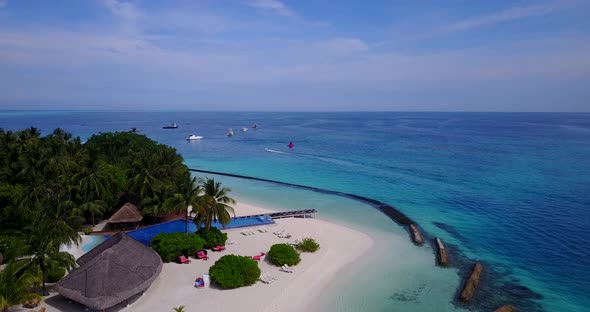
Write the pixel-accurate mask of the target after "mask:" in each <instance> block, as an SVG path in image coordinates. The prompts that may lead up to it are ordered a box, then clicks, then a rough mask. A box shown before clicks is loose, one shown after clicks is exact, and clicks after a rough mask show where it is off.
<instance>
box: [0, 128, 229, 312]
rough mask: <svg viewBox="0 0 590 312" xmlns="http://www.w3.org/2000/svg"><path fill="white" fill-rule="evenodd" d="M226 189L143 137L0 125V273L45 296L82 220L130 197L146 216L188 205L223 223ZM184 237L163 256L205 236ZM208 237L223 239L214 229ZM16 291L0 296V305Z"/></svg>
mask: <svg viewBox="0 0 590 312" xmlns="http://www.w3.org/2000/svg"><path fill="white" fill-rule="evenodd" d="M229 191H230V190H229V189H228V188H225V187H222V186H221V184H220V183H218V182H215V181H214V180H213V179H206V180H199V179H196V178H193V177H191V175H190V172H189V170H188V168H187V167H186V165H184V164H183V158H182V156H180V155H179V154H178V153H177V151H176V150H175V149H174V148H171V147H169V146H166V145H163V144H158V143H156V142H155V141H153V140H151V139H149V138H148V137H146V136H144V135H140V134H136V133H130V132H112V133H100V134H96V135H93V136H92V137H91V138H90V139H89V140H88V141H87V142H85V143H83V142H82V141H81V139H80V138H79V137H73V136H72V135H71V134H69V133H67V132H65V131H64V130H62V129H59V128H58V129H55V130H54V131H53V132H51V133H50V134H48V135H46V136H42V135H41V132H40V131H39V130H38V129H37V128H34V127H31V128H28V129H25V130H22V131H16V132H14V131H4V130H2V129H0V254H1V255H2V257H3V258H4V259H3V261H4V262H11V263H13V264H12V266H11V270H10V271H6V270H5V271H3V273H2V274H4V275H3V278H7V276H6V275H5V274H8V273H11V274H13V276H12V277H11V278H13V282H16V281H18V282H19V283H23V284H27V283H28V284H29V285H25V286H23V287H22V289H25V292H26V290H27V289H29V288H30V286H31V284H35V285H38V283H42V292H43V294H46V293H47V291H46V287H45V282H46V281H54V280H55V279H56V278H57V277H56V276H59V275H62V274H61V272H62V271H63V270H70V269H72V268H73V267H74V266H75V262H74V258H73V256H71V255H70V254H68V253H66V252H61V251H60V246H62V245H71V244H78V242H79V241H80V236H79V232H80V231H84V232H85V233H88V232H90V230H83V229H86V228H88V227H86V226H84V227H83V225H86V224H92V225H94V224H96V223H98V222H100V221H101V220H103V219H106V218H108V217H110V216H111V215H112V214H113V213H114V212H115V211H116V210H117V209H118V208H120V207H121V206H122V205H123V204H125V203H126V202H130V203H132V204H134V205H135V206H137V207H139V209H140V211H141V213H142V214H143V215H144V220H147V222H150V221H151V222H157V220H159V218H160V217H163V216H167V215H170V214H179V213H181V212H183V211H185V212H187V210H188V209H187V207H189V206H192V207H193V209H192V210H193V211H196V219H195V222H196V223H197V224H198V225H199V227H205V228H206V230H210V229H211V223H212V222H213V221H219V222H220V223H221V224H227V223H229V221H230V218H231V216H230V214H233V213H234V211H233V208H232V207H231V206H230V204H232V203H235V201H234V200H233V199H231V198H230V197H228V196H227V194H228V193H229ZM185 216H186V218H187V221H188V214H186V215H185ZM185 232H186V233H188V226H187V228H186V230H185ZM183 235H184V234H183ZM203 235H204V236H206V237H209V236H207V235H205V234H203ZM189 236H190V237H189V238H186V241H188V242H189V243H186V242H183V243H182V244H187V245H190V248H189V247H186V246H185V245H182V244H176V243H174V244H173V245H172V247H170V249H172V250H173V251H168V252H166V256H165V258H166V260H168V261H170V259H169V257H170V256H169V254H171V253H173V252H177V251H180V252H182V253H189V254H190V253H191V252H193V251H194V250H196V249H201V248H203V246H204V244H205V240H203V239H201V238H200V236H199V235H195V234H192V235H189ZM210 236H211V237H215V242H219V241H220V239H221V240H223V237H218V236H219V235H217V234H216V232H215V233H214V234H211V235H210ZM210 240H211V239H210ZM211 241H213V240H211ZM157 245H158V244H157ZM160 245H161V243H160ZM179 245H180V246H179ZM197 247H198V248H197ZM157 248H158V247H157ZM173 256H175V255H173ZM56 272H58V273H56ZM7 280H8V279H7ZM19 287H20V286H19ZM17 288H18V287H17ZM15 289H16V288H15ZM25 295H26V294H24V295H23V296H25ZM13 297H14V296H13V295H11V297H10V298H13ZM17 297H18V298H17ZM21 297H22V296H21ZM21 297H19V296H16V297H14V298H16V299H6V298H7V297H2V298H4V299H1V300H2V301H0V306H1V307H2V309H5V308H4V307H5V306H6V305H12V304H14V302H17V301H19V300H20V299H21ZM22 298H24V297H22Z"/></svg>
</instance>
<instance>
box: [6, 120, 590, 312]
mask: <svg viewBox="0 0 590 312" xmlns="http://www.w3.org/2000/svg"><path fill="white" fill-rule="evenodd" d="M172 122H176V123H177V124H178V126H179V128H178V129H175V130H164V129H162V128H161V127H162V126H164V125H167V124H170V123H172ZM254 123H256V124H257V125H258V128H257V129H253V128H251V126H252V124H254ZM30 126H35V127H38V128H40V130H41V131H42V132H43V134H48V133H50V132H51V131H52V130H53V129H54V128H56V127H61V128H63V129H65V130H66V131H68V132H71V133H73V134H74V135H79V136H80V137H81V138H82V139H83V140H86V139H88V138H89V137H90V136H91V135H92V134H94V133H98V132H101V131H102V132H105V131H127V130H129V129H130V128H131V127H137V128H139V129H140V133H142V134H145V135H147V136H148V137H150V138H152V139H154V140H156V141H158V142H160V143H164V144H168V145H171V146H173V147H175V148H177V149H178V152H179V153H181V154H182V155H183V156H184V158H185V162H186V164H187V165H188V166H189V167H191V168H198V169H204V170H213V171H220V172H227V173H235V174H240V175H249V176H255V177H260V178H266V179H272V180H279V181H284V182H291V183H296V184H303V185H308V186H314V187H320V188H326V189H330V190H337V191H343V192H348V193H354V194H358V195H362V196H366V197H371V198H375V199H378V200H380V201H383V202H386V203H388V204H391V205H393V206H395V207H397V208H398V209H399V210H401V211H403V212H404V213H406V214H407V215H408V216H409V217H411V218H412V219H414V220H415V221H416V222H417V223H418V224H419V225H420V226H421V227H422V228H423V229H424V230H425V232H426V233H427V234H428V235H429V237H434V236H437V237H441V238H443V239H444V240H445V241H446V242H447V243H448V244H449V245H451V247H452V248H453V250H454V252H453V259H454V260H455V263H456V267H455V268H454V269H446V271H444V273H440V274H446V275H445V277H444V280H446V281H447V282H448V285H436V283H438V282H437V281H435V279H434V277H433V276H435V275H433V274H439V273H436V272H438V271H436V270H445V269H439V268H437V267H435V266H434V260H432V263H428V264H427V265H425V266H427V267H424V268H420V267H414V268H412V270H415V272H414V273H412V274H413V275H411V276H412V277H408V280H413V279H421V280H422V282H420V284H419V285H418V286H416V289H414V290H413V291H414V292H413V293H414V294H417V295H414V296H413V297H412V296H409V297H412V298H409V299H408V296H406V295H404V296H402V295H403V294H404V293H403V291H405V290H403V291H402V290H400V291H396V290H391V291H389V292H384V293H383V294H382V293H380V292H379V291H378V290H377V288H375V289H374V290H372V291H371V293H372V294H373V296H374V298H373V297H371V298H372V299H371V300H372V301H375V302H373V303H372V304H374V305H372V306H371V308H368V310H375V311H391V310H393V309H392V307H399V306H400V305H403V306H404V307H405V309H404V310H406V311H407V310H408V309H411V307H412V306H415V307H417V308H415V310H416V311H425V310H432V311H441V310H452V309H460V308H467V309H471V310H490V307H494V306H496V305H497V304H498V303H501V302H504V301H507V302H510V303H513V304H515V305H516V306H517V307H519V308H520V310H521V311H536V310H546V311H588V310H589V309H590V308H589V307H590V295H589V293H590V248H588V244H589V243H590V227H589V224H590V114H588V113H567V114H566V113H239V112H183V113H161V112H158V113H153V112H150V113H144V112H15V111H11V112H1V113H0V127H1V128H3V129H5V130H19V129H23V128H26V127H30ZM242 127H250V128H249V130H248V131H247V132H241V131H240V129H241V128H242ZM227 128H233V130H234V132H235V135H234V136H233V137H231V138H230V137H227V136H226V130H227ZM192 133H194V134H197V135H201V136H203V137H204V139H203V140H201V141H191V142H189V141H186V140H185V138H186V136H187V135H188V134H192ZM290 141H292V142H293V143H294V147H293V148H292V149H289V148H288V147H287V144H288V143H289V142H290ZM268 150H270V151H268ZM219 179H222V180H223V181H224V183H228V184H230V185H231V186H232V188H233V189H234V192H235V194H237V195H239V197H240V198H246V199H247V200H249V201H251V202H260V203H268V202H281V204H279V206H281V205H282V206H283V207H285V208H289V207H290V206H297V208H316V209H318V210H319V212H320V215H321V214H322V212H324V215H326V216H328V217H333V218H334V219H336V220H339V221H340V222H343V223H350V224H356V225H357V226H359V227H374V228H375V229H377V230H378V231H383V232H387V231H395V232H396V233H398V234H399V233H402V234H403V229H401V228H400V227H399V226H398V225H396V224H395V223H393V222H392V221H390V220H388V219H384V220H385V221H377V220H378V219H377V218H385V217H381V215H380V213H379V212H377V211H376V210H375V209H373V208H371V207H369V206H365V205H362V204H360V203H359V204H356V206H355V207H354V208H346V207H345V206H347V205H343V204H342V203H341V202H340V200H339V199H332V198H331V197H330V196H328V195H321V194H311V192H309V191H301V190H293V191H289V190H284V187H279V186H276V185H267V184H264V183H262V182H244V181H242V182H239V181H235V179H229V178H222V177H219ZM240 183H248V186H243V187H240ZM295 194H296V195H295ZM328 202H330V204H328ZM300 205H306V206H307V207H301V206H300ZM310 206H311V207H310ZM338 218H340V219H338ZM379 220H380V219H379ZM390 228H391V230H390ZM400 229H401V230H400ZM408 244H409V243H408ZM410 248H412V249H410ZM420 248H421V249H420ZM414 249H415V250H417V251H415V252H417V253H424V254H425V255H426V256H428V257H430V254H431V249H430V247H429V246H425V247H414V246H412V247H408V250H414ZM412 252H414V251H412ZM392 253H393V252H392ZM392 257H393V254H392ZM391 259H392V260H391V261H395V260H393V259H394V258H391ZM432 259H434V257H433V256H432ZM475 260H477V261H482V262H483V263H484V265H486V274H485V275H484V279H483V281H482V283H483V288H482V292H483V294H484V295H480V296H482V297H485V298H479V299H478V300H479V301H480V302H482V303H481V304H474V305H467V306H461V305H455V302H454V298H453V294H454V289H456V288H457V287H459V284H460V283H461V278H460V277H459V275H460V274H462V273H463V272H464V271H465V270H466V268H467V267H469V266H470V265H471V264H472V263H473V261H475ZM388 261H389V260H388ZM384 265H388V268H386V269H385V270H387V269H390V270H393V267H395V265H396V264H395V263H389V264H384ZM389 267H391V268H389ZM408 270H409V269H408ZM421 270H422V271H421ZM421 272H427V273H421ZM428 272H431V273H428ZM432 272H435V273H432ZM405 273H407V272H405ZM392 274H393V273H392ZM396 274H404V272H398V273H396ZM383 275H384V276H387V274H383ZM375 276H376V275H375ZM396 276H399V275H396ZM408 276H410V275H408ZM414 277H415V278H414ZM343 278H344V277H343ZM375 278H378V277H375ZM382 278H386V277H382ZM408 283H410V282H408ZM389 284H391V285H393V284H394V283H393V282H391V283H389V282H388V281H385V280H384V281H382V282H381V283H379V282H375V285H379V286H378V287H381V288H383V287H388V286H384V285H389ZM408 285H409V284H408ZM368 287H369V289H370V287H371V286H368ZM373 287H377V286H373ZM391 287H394V286H391ZM404 287H410V286H404ZM445 287H447V288H448V287H451V288H453V290H452V291H450V293H451V295H449V291H448V290H445V289H444V288H445ZM439 289H441V291H438V290H439ZM398 290H399V289H398ZM410 290H411V289H410ZM410 290H408V291H410ZM343 291H344V292H346V290H343ZM354 293H356V295H354ZM386 293H388V294H389V295H385V294H386ZM439 293H440V294H443V293H444V295H436V294H439ZM350 294H351V296H357V297H360V296H363V295H362V294H359V292H358V290H350ZM400 294H401V295H400ZM332 295H333V296H336V295H335V294H332ZM327 296H328V297H329V296H330V294H327ZM402 297H403V298H402ZM400 298H401V299H400ZM432 298H438V299H432ZM440 298H443V299H440ZM444 298H446V299H444ZM357 299H358V298H357ZM402 299H403V300H402ZM327 300H332V299H327ZM333 300H341V301H342V302H341V304H342V305H344V304H346V305H347V306H348V305H349V301H347V300H349V299H346V298H345V299H342V298H340V299H338V298H336V297H334V299H333ZM435 300H443V301H444V302H442V304H443V305H442V306H440V305H439V306H433V305H437V304H438V303H437V301H435ZM445 300H446V301H445ZM356 301H358V300H356ZM350 302H352V301H350ZM352 304H353V303H352ZM425 307H430V308H425ZM359 309H360V306H359ZM350 310H351V311H353V310H355V308H350Z"/></svg>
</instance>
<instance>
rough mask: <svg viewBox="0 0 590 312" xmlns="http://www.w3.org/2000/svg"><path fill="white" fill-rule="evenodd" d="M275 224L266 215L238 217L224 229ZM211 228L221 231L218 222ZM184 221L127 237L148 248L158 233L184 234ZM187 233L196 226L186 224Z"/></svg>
mask: <svg viewBox="0 0 590 312" xmlns="http://www.w3.org/2000/svg"><path fill="white" fill-rule="evenodd" d="M273 223H275V222H274V220H273V219H272V218H271V217H270V216H268V215H259V216H249V217H238V218H232V219H231V221H230V223H229V224H227V225H226V226H225V228H226V229H233V228H239V227H246V226H257V225H266V224H273ZM211 226H212V227H216V228H218V229H222V226H221V224H220V223H219V222H213V223H212V224H211ZM184 227H185V221H184V220H174V221H169V222H164V223H160V224H156V225H152V226H148V227H145V228H143V229H139V230H135V231H130V232H128V233H127V235H129V236H131V237H133V238H135V239H136V240H137V241H139V242H141V243H143V244H144V245H147V246H149V245H150V241H151V240H152V238H153V237H154V236H156V235H158V234H160V233H182V232H184ZM188 231H189V233H193V232H196V231H197V226H196V225H195V224H194V223H193V222H192V221H189V222H188Z"/></svg>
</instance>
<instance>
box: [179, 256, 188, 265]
mask: <svg viewBox="0 0 590 312" xmlns="http://www.w3.org/2000/svg"><path fill="white" fill-rule="evenodd" d="M178 261H180V263H181V264H183V263H191V260H190V259H187V258H186V257H185V256H184V255H181V256H180V257H178Z"/></svg>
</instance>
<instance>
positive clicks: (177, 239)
mask: <svg viewBox="0 0 590 312" xmlns="http://www.w3.org/2000/svg"><path fill="white" fill-rule="evenodd" d="M151 246H152V249H154V251H155V252H157V253H158V254H159V255H160V258H162V261H164V262H172V261H175V260H176V258H177V257H178V256H180V255H184V256H190V255H194V254H195V253H196V252H197V250H201V249H203V247H204V246H205V240H204V239H202V238H201V237H200V236H199V235H197V234H188V235H186V234H184V233H160V234H158V235H156V236H155V237H154V238H152V241H151Z"/></svg>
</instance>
